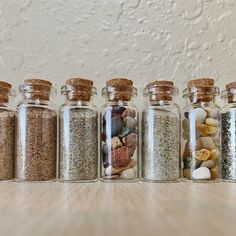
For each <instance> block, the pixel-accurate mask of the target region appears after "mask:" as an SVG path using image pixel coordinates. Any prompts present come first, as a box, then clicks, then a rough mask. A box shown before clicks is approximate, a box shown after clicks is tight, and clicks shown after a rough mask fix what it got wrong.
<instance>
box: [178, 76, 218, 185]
mask: <svg viewBox="0 0 236 236" xmlns="http://www.w3.org/2000/svg"><path fill="white" fill-rule="evenodd" d="M217 95H219V88H217V87H215V86H214V80H213V79H208V78H203V79H195V80H190V81H189V82H188V84H187V88H186V89H185V90H184V91H183V97H184V98H186V99H187V106H186V107H185V108H184V109H183V116H182V117H183V121H182V129H183V133H182V137H183V138H182V144H183V154H182V160H183V178H184V180H192V181H196V182H210V181H218V180H219V179H220V116H219V107H218V106H217V105H216V103H215V97H216V96H217Z"/></svg>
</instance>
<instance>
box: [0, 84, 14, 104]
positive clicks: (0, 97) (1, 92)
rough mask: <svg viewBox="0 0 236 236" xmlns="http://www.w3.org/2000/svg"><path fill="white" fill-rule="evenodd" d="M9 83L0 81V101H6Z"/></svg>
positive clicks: (7, 99) (9, 89)
mask: <svg viewBox="0 0 236 236" xmlns="http://www.w3.org/2000/svg"><path fill="white" fill-rule="evenodd" d="M11 88H12V86H11V84H9V83H7V82H5V81H0V102H2V103H8V101H9V93H10V91H11Z"/></svg>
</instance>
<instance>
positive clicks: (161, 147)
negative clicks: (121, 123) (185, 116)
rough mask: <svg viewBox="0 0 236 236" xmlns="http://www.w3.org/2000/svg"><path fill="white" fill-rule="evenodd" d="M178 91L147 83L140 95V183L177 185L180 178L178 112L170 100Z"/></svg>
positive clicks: (165, 83)
mask: <svg viewBox="0 0 236 236" xmlns="http://www.w3.org/2000/svg"><path fill="white" fill-rule="evenodd" d="M177 93H178V89H177V88H176V87H175V86H174V84H173V82H171V81H165V80H159V81H154V82H152V83H149V84H148V85H147V86H146V88H145V89H144V93H143V95H144V96H145V97H146V98H147V103H146V104H145V107H144V109H143V112H142V122H141V123H142V132H141V133H142V157H141V179H142V180H143V181H150V182H177V181H179V180H180V176H181V172H180V171H181V158H180V157H181V155H180V143H181V141H180V136H181V135H180V124H181V121H180V111H179V107H178V106H177V105H176V104H175V103H174V101H173V99H174V97H175V96H176V95H177Z"/></svg>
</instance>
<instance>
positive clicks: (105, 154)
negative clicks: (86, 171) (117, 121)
mask: <svg viewBox="0 0 236 236" xmlns="http://www.w3.org/2000/svg"><path fill="white" fill-rule="evenodd" d="M102 157H103V166H104V168H107V167H108V166H109V161H108V147H107V144H103V146H102Z"/></svg>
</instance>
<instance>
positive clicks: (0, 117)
mask: <svg viewBox="0 0 236 236" xmlns="http://www.w3.org/2000/svg"><path fill="white" fill-rule="evenodd" d="M14 96H15V92H14V90H13V89H12V86H11V84H9V83H7V82H4V81H0V150H1V151H0V181H8V180H12V179H14V162H15V152H14V150H15V116H16V111H15V107H14V106H13V105H12V101H11V98H12V97H14Z"/></svg>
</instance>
